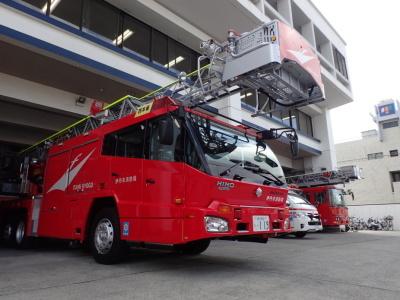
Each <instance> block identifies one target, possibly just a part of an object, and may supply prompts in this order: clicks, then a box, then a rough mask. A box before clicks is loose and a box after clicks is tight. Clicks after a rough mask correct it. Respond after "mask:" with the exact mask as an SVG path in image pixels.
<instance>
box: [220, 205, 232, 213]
mask: <svg viewBox="0 0 400 300" xmlns="http://www.w3.org/2000/svg"><path fill="white" fill-rule="evenodd" d="M218 212H220V213H221V214H229V213H231V212H232V208H231V207H230V206H229V205H220V206H218Z"/></svg>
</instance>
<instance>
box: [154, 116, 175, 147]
mask: <svg viewBox="0 0 400 300" xmlns="http://www.w3.org/2000/svg"><path fill="white" fill-rule="evenodd" d="M158 124H159V127H158V135H159V138H160V144H162V145H169V146H170V145H172V144H173V143H174V124H173V121H172V119H171V118H170V117H167V118H165V119H163V120H160V121H159V123H158Z"/></svg>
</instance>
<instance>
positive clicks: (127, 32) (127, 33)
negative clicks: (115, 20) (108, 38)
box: [113, 29, 133, 46]
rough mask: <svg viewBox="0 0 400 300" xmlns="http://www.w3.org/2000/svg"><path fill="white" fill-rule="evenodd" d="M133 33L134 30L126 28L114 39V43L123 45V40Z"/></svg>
mask: <svg viewBox="0 0 400 300" xmlns="http://www.w3.org/2000/svg"><path fill="white" fill-rule="evenodd" d="M132 34H133V31H132V30H130V29H127V30H125V31H124V33H122V34H120V35H119V36H118V37H117V38H116V39H115V40H113V44H115V45H117V46H119V45H121V44H122V41H123V40H126V39H128V38H129V37H130V36H131V35H132Z"/></svg>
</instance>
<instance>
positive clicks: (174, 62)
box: [164, 56, 185, 68]
mask: <svg viewBox="0 0 400 300" xmlns="http://www.w3.org/2000/svg"><path fill="white" fill-rule="evenodd" d="M183 60H185V58H184V57H183V56H178V57H177V58H175V59H173V60H171V61H170V62H169V63H167V64H165V65H164V67H166V68H171V67H173V66H175V65H177V64H179V63H180V62H181V61H183Z"/></svg>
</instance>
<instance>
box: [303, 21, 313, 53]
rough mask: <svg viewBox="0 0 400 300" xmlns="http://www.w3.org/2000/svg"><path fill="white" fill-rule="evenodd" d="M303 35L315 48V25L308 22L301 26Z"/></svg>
mask: <svg viewBox="0 0 400 300" xmlns="http://www.w3.org/2000/svg"><path fill="white" fill-rule="evenodd" d="M301 34H302V35H303V36H304V37H305V38H306V40H307V41H309V42H310V44H311V45H312V46H313V47H316V42H315V34H314V25H313V23H312V22H308V23H306V24H304V25H303V26H301Z"/></svg>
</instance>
